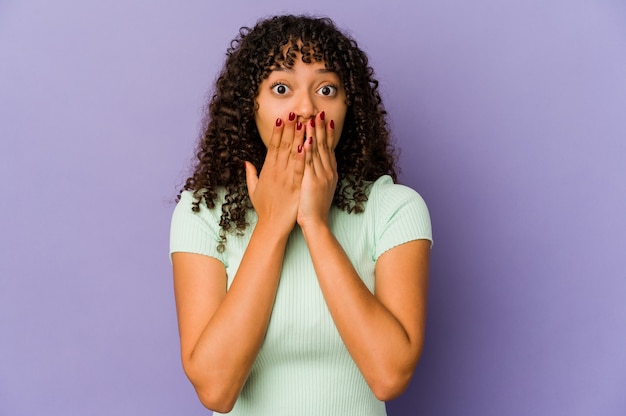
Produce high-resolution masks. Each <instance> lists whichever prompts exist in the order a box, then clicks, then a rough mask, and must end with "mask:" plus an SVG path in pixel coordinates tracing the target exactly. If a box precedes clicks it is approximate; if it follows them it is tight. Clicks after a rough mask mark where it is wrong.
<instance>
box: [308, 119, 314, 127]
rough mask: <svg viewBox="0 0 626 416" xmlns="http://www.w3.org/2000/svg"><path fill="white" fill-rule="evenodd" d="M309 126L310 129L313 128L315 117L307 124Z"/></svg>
mask: <svg viewBox="0 0 626 416" xmlns="http://www.w3.org/2000/svg"><path fill="white" fill-rule="evenodd" d="M309 124H310V125H311V127H315V117H313V118H312V119H311V121H310V122H309Z"/></svg>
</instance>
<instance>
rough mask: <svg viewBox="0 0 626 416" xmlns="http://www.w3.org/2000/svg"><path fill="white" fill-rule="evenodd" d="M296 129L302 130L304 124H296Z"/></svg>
mask: <svg viewBox="0 0 626 416" xmlns="http://www.w3.org/2000/svg"><path fill="white" fill-rule="evenodd" d="M296 129H298V130H302V123H300V122H299V121H298V122H297V123H296Z"/></svg>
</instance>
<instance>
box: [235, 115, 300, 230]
mask: <svg viewBox="0 0 626 416" xmlns="http://www.w3.org/2000/svg"><path fill="white" fill-rule="evenodd" d="M303 139H304V128H303V126H302V124H301V123H297V122H296V121H295V115H294V114H293V113H291V114H289V117H288V118H287V120H286V121H283V120H282V119H280V118H279V119H277V120H276V124H275V126H274V130H273V132H272V137H271V139H270V142H269V144H268V148H267V154H266V156H265V161H264V162H263V169H262V170H261V175H260V176H257V169H256V167H255V166H254V165H253V164H252V163H250V162H246V184H247V186H248V194H249V195H250V201H251V202H252V205H253V206H254V210H255V211H256V213H257V215H258V218H259V220H258V221H259V224H260V223H269V224H271V225H272V227H275V228H276V230H277V232H279V233H286V234H288V233H289V232H291V230H292V229H293V227H294V225H295V223H296V216H297V213H298V204H299V201H300V192H301V186H302V177H303V174H304V163H305V156H304V151H303V148H302V141H303Z"/></svg>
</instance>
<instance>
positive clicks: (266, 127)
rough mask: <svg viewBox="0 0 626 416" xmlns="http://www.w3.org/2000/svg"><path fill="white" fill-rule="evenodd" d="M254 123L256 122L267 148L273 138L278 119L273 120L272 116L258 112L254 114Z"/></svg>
mask: <svg viewBox="0 0 626 416" xmlns="http://www.w3.org/2000/svg"><path fill="white" fill-rule="evenodd" d="M254 121H255V122H256V128H257V130H258V131H259V135H260V136H261V140H263V143H264V144H265V146H266V147H267V145H268V143H269V141H270V137H271V136H272V129H273V127H274V123H275V122H276V118H272V116H271V115H269V114H266V113H265V112H264V111H262V110H261V111H260V110H257V111H256V112H255V113H254Z"/></svg>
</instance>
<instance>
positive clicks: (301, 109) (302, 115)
mask: <svg viewBox="0 0 626 416" xmlns="http://www.w3.org/2000/svg"><path fill="white" fill-rule="evenodd" d="M295 104H296V108H295V113H296V115H297V116H298V121H300V122H305V121H307V120H309V119H311V118H313V117H315V115H316V114H317V108H316V105H315V100H314V99H313V97H312V96H311V94H310V93H308V92H302V93H301V94H299V95H298V96H297V97H296V103H295Z"/></svg>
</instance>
